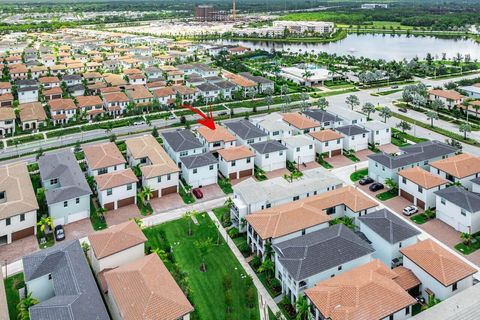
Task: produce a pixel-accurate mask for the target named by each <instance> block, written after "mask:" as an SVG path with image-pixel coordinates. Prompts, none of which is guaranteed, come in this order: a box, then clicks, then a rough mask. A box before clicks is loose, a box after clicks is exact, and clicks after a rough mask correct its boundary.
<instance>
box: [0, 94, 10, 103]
mask: <svg viewBox="0 0 480 320" xmlns="http://www.w3.org/2000/svg"><path fill="white" fill-rule="evenodd" d="M12 100H13V94H11V93H4V94H2V95H0V101H12Z"/></svg>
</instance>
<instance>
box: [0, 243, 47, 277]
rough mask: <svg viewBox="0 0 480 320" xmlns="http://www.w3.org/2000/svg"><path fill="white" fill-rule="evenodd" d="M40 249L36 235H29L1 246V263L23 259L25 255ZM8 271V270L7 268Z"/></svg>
mask: <svg viewBox="0 0 480 320" xmlns="http://www.w3.org/2000/svg"><path fill="white" fill-rule="evenodd" d="M37 250H39V248H38V241H37V237H36V236H29V237H26V238H23V239H20V240H17V241H13V242H12V243H10V244H6V245H3V246H0V264H1V265H4V264H5V262H6V263H7V264H9V263H12V262H14V261H17V260H20V259H22V257H23V256H24V255H27V254H30V253H33V252H35V251H37ZM7 271H8V270H7Z"/></svg>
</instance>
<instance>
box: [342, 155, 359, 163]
mask: <svg viewBox="0 0 480 320" xmlns="http://www.w3.org/2000/svg"><path fill="white" fill-rule="evenodd" d="M343 155H344V156H345V157H347V158H348V159H350V160H352V161H353V162H359V161H360V159H358V158H357V157H356V156H355V155H354V154H348V153H344V154H343Z"/></svg>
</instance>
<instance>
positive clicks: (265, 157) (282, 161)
mask: <svg viewBox="0 0 480 320" xmlns="http://www.w3.org/2000/svg"><path fill="white" fill-rule="evenodd" d="M250 147H251V148H252V149H253V150H255V165H256V166H257V167H259V168H260V169H262V170H263V171H267V172H269V171H274V170H278V169H283V168H285V167H286V165H287V148H286V147H285V146H284V145H282V144H281V143H280V142H278V141H276V140H267V141H263V142H257V143H252V144H251V145H250Z"/></svg>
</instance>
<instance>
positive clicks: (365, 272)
mask: <svg viewBox="0 0 480 320" xmlns="http://www.w3.org/2000/svg"><path fill="white" fill-rule="evenodd" d="M394 277H396V274H395V273H394V272H392V271H391V270H390V269H389V268H388V267H387V266H386V265H384V264H383V263H382V262H380V260H377V259H375V260H373V261H371V262H369V263H367V264H364V265H363V266H360V267H357V268H355V269H352V270H349V271H346V272H344V273H342V274H340V275H338V276H335V277H333V278H330V279H327V280H324V281H321V282H319V283H317V284H316V285H315V287H313V288H310V289H307V290H305V293H306V295H307V297H308V298H309V299H310V301H311V302H312V303H313V304H314V305H315V307H316V308H317V309H318V310H319V311H320V312H321V313H322V315H323V316H324V317H325V318H328V319H331V320H372V319H384V318H385V317H388V316H389V315H390V314H392V313H395V312H397V311H399V310H402V309H404V308H406V307H408V306H411V305H413V304H415V303H416V300H415V299H414V298H412V297H411V296H410V295H409V294H408V293H407V292H406V291H405V290H404V289H402V288H401V287H400V286H399V285H398V284H397V283H396V282H395V281H394V280H392V279H393V278H394Z"/></svg>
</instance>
